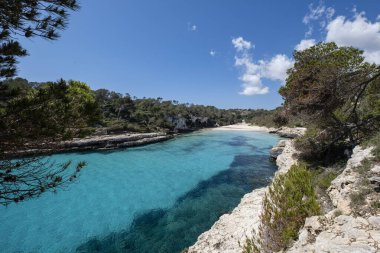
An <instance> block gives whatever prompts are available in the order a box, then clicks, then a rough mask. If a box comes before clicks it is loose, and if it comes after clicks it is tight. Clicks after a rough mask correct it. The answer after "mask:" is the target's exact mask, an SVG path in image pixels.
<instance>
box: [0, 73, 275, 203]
mask: <svg viewBox="0 0 380 253" xmlns="http://www.w3.org/2000/svg"><path fill="white" fill-rule="evenodd" d="M267 112H268V111H265V110H258V111H255V110H237V109H236V110H233V109H231V110H224V109H218V108H216V107H213V106H202V105H193V104H180V103H178V102H177V101H164V100H162V99H161V98H157V99H153V98H136V97H131V96H130V95H129V94H126V95H122V94H120V93H116V92H113V91H108V90H106V89H99V90H95V91H93V90H91V89H90V88H89V86H88V85H87V84H85V83H83V82H79V81H64V80H59V81H57V82H45V83H36V82H28V81H27V80H26V79H22V78H15V79H11V78H8V79H5V80H4V81H1V83H0V117H1V119H2V120H1V122H0V167H1V178H0V180H1V181H0V185H1V187H2V189H1V190H0V203H3V204H8V203H10V202H18V201H22V200H25V199H27V198H31V197H34V196H38V195H39V194H41V193H42V192H45V191H46V190H49V189H51V190H54V189H55V188H56V187H58V186H61V185H64V184H65V183H66V182H69V181H72V180H73V179H75V178H76V176H77V174H78V173H79V171H80V170H81V169H82V168H83V167H84V165H85V163H84V162H81V163H78V164H76V165H74V164H71V162H70V161H68V162H67V163H65V164H60V165H59V164H54V163H48V162H46V161H44V160H42V159H41V158H40V157H38V156H36V155H34V156H31V157H28V158H23V159H20V160H17V161H15V160H12V159H13V158H14V157H15V156H20V154H21V153H20V150H21V151H22V150H26V149H28V150H38V149H40V148H43V149H45V150H46V149H50V150H51V152H52V153H53V152H54V143H56V142H59V141H62V140H69V139H71V138H73V137H84V136H87V135H91V134H108V133H115V132H121V131H132V132H151V131H161V132H184V131H192V130H196V129H200V128H204V127H214V126H218V125H226V124H234V123H237V122H241V121H242V120H244V119H247V120H252V119H260V118H263V117H261V115H266V113H267ZM67 170H71V173H66V172H65V171H67ZM64 175H66V176H64Z"/></svg>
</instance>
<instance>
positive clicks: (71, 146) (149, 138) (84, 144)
mask: <svg viewBox="0 0 380 253" xmlns="http://www.w3.org/2000/svg"><path fill="white" fill-rule="evenodd" d="M197 131H254V132H265V133H271V134H277V135H279V136H280V137H285V138H295V137H298V136H300V135H303V133H304V131H305V129H304V128H289V127H281V128H273V127H269V128H268V127H265V126H256V125H249V124H246V123H238V124H234V125H226V126H219V127H213V128H202V129H197V130H194V131H191V132H186V133H178V134H167V133H163V132H153V133H121V134H110V135H95V136H88V137H84V138H74V139H72V140H68V141H62V142H59V143H53V144H49V145H50V146H48V147H47V148H32V147H31V148H29V149H26V150H20V151H18V152H17V153H16V154H12V156H13V157H14V158H19V157H27V156H32V155H51V154H58V153H69V152H84V151H105V150H115V149H120V148H129V147H138V146H143V145H148V144H153V143H158V142H162V141H166V140H170V139H173V138H175V137H177V136H182V135H186V134H188V133H193V132H197Z"/></svg>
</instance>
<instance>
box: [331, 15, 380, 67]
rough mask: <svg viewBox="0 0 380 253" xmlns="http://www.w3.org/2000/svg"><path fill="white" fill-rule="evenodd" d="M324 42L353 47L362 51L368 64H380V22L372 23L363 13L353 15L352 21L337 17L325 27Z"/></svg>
mask: <svg viewBox="0 0 380 253" xmlns="http://www.w3.org/2000/svg"><path fill="white" fill-rule="evenodd" d="M326 30H327V35H326V41H334V42H335V43H337V44H338V45H339V46H353V47H357V48H360V49H362V50H364V56H365V57H366V60H367V61H369V62H374V63H377V64H380V21H378V22H374V23H372V22H371V21H369V20H367V18H366V17H365V16H364V13H363V12H362V13H355V16H354V18H353V19H352V20H349V19H346V17H344V16H338V17H336V18H335V19H334V20H332V21H331V22H330V23H329V24H328V25H327V27H326Z"/></svg>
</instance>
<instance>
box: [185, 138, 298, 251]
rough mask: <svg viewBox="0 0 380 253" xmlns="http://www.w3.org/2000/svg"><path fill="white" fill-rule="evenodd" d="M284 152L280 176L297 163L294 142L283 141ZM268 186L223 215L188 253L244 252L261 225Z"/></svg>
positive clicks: (244, 198)
mask: <svg viewBox="0 0 380 253" xmlns="http://www.w3.org/2000/svg"><path fill="white" fill-rule="evenodd" d="M280 145H281V146H282V153H281V154H280V155H278V157H277V160H276V163H277V165H278V168H279V169H278V171H277V172H276V175H277V174H279V173H286V172H287V171H288V170H289V169H290V167H291V166H292V165H293V164H294V163H296V162H297V161H296V159H295V158H293V155H294V154H295V153H296V150H295V148H294V145H293V141H292V140H283V141H281V142H280ZM266 191H267V187H264V188H260V189H255V190H253V191H252V192H250V193H248V194H246V195H244V197H243V198H242V200H241V202H240V204H239V205H238V206H237V207H236V208H235V209H234V210H233V211H232V212H231V213H230V214H224V215H222V216H221V217H220V218H219V220H218V221H217V222H216V223H215V224H214V225H213V226H212V227H211V229H210V230H208V231H206V232H204V233H203V234H201V235H200V236H199V237H198V240H197V242H196V243H195V244H194V245H193V246H191V247H190V248H189V249H187V251H185V252H188V253H201V252H202V253H203V252H207V253H217V252H223V253H241V252H242V246H243V245H244V243H245V240H246V238H247V237H252V235H253V234H252V233H253V230H255V231H257V229H258V227H259V225H260V213H261V210H262V202H263V199H264V196H265V193H266Z"/></svg>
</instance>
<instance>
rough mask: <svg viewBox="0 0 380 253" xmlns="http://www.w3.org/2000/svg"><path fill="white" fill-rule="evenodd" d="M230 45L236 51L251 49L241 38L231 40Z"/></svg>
mask: <svg viewBox="0 0 380 253" xmlns="http://www.w3.org/2000/svg"><path fill="white" fill-rule="evenodd" d="M232 44H233V45H234V47H235V48H236V49H237V50H238V51H243V50H249V49H251V48H252V47H253V45H252V43H251V42H250V41H247V40H244V39H243V37H238V38H234V39H232Z"/></svg>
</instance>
